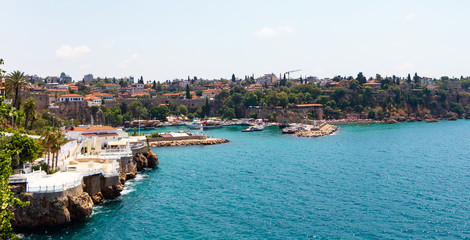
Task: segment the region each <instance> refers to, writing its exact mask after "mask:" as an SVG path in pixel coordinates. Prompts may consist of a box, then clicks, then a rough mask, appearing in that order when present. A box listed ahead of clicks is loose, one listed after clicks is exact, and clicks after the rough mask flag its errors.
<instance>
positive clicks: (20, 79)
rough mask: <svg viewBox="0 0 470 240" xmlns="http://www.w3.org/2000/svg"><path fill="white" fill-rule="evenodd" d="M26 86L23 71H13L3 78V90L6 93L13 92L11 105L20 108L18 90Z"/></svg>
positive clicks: (26, 82)
mask: <svg viewBox="0 0 470 240" xmlns="http://www.w3.org/2000/svg"><path fill="white" fill-rule="evenodd" d="M26 86H28V79H27V78H26V77H25V75H24V73H23V72H20V71H14V72H12V73H10V74H8V75H7V77H6V79H5V88H6V89H5V90H6V91H7V93H9V94H11V93H15V96H14V98H13V106H14V107H16V109H20V105H21V103H20V90H21V89H22V88H25V87H26Z"/></svg>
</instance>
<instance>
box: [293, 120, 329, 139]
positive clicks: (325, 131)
mask: <svg viewBox="0 0 470 240" xmlns="http://www.w3.org/2000/svg"><path fill="white" fill-rule="evenodd" d="M309 129H310V130H307V131H297V132H295V133H294V134H293V135H294V136H296V137H322V136H327V135H330V134H333V133H334V132H336V131H337V130H338V127H337V126H335V125H331V124H327V123H322V124H321V125H320V126H319V127H318V128H314V127H311V128H309Z"/></svg>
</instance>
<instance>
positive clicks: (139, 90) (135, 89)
mask: <svg viewBox="0 0 470 240" xmlns="http://www.w3.org/2000/svg"><path fill="white" fill-rule="evenodd" d="M135 94H144V84H140V83H134V84H132V95H135Z"/></svg>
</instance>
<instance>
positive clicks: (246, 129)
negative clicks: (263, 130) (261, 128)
mask: <svg viewBox="0 0 470 240" xmlns="http://www.w3.org/2000/svg"><path fill="white" fill-rule="evenodd" d="M253 128H254V126H249V127H248V128H245V129H242V132H254V131H255V130H254V129H253Z"/></svg>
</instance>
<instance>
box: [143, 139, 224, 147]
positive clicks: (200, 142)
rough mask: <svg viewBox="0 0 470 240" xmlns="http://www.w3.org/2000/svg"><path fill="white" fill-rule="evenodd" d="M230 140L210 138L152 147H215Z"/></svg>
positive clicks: (170, 142) (165, 143) (156, 144)
mask: <svg viewBox="0 0 470 240" xmlns="http://www.w3.org/2000/svg"><path fill="white" fill-rule="evenodd" d="M227 142H229V140H227V139H222V138H208V139H204V140H177V141H164V142H151V143H150V146H151V147H171V146H187V145H214V144H222V143H227Z"/></svg>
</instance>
